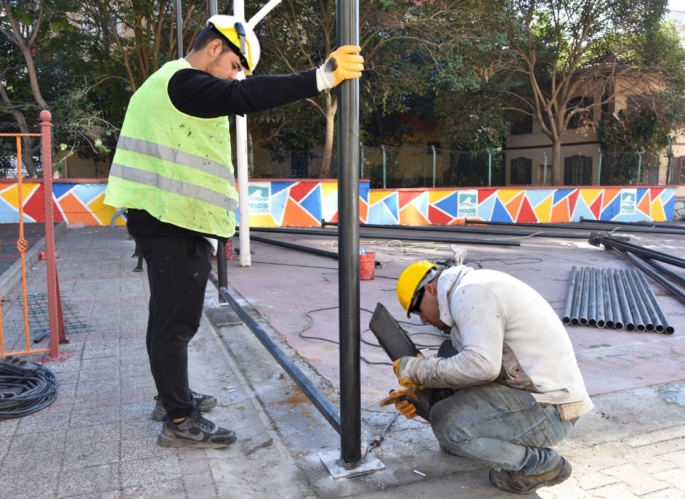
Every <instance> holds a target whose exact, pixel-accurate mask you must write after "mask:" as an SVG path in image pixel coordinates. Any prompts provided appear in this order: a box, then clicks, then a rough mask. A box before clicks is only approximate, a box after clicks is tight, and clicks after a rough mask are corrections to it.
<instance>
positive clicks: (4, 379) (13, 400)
mask: <svg viewBox="0 0 685 499" xmlns="http://www.w3.org/2000/svg"><path fill="white" fill-rule="evenodd" d="M31 368H32V369H33V370H35V374H33V375H25V374H24V375H22V374H16V373H14V372H12V371H9V370H7V369H4V368H3V367H2V366H1V365H0V420H2V419H11V418H20V417H23V416H27V415H29V414H33V413H34V412H37V411H40V410H41V409H44V408H45V407H47V406H49V405H50V404H52V403H53V402H54V401H55V399H56V398H57V378H55V375H54V374H53V373H52V371H50V370H49V369H46V368H44V367H43V366H40V365H38V364H31Z"/></svg>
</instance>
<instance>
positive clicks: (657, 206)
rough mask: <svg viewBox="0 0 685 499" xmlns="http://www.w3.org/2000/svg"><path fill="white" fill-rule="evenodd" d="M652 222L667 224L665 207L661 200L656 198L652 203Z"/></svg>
mask: <svg viewBox="0 0 685 499" xmlns="http://www.w3.org/2000/svg"><path fill="white" fill-rule="evenodd" d="M652 220H654V221H655V222H665V221H666V213H665V212H664V207H663V206H662V204H661V199H659V198H656V199H655V200H654V201H652Z"/></svg>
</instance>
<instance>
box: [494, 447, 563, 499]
mask: <svg viewBox="0 0 685 499" xmlns="http://www.w3.org/2000/svg"><path fill="white" fill-rule="evenodd" d="M570 476H571V463H569V462H568V461H567V460H566V459H564V458H563V457H561V456H559V462H558V463H557V465H556V466H555V467H554V468H552V469H551V470H549V471H548V472H547V473H542V474H540V475H530V476H526V475H523V474H521V473H518V472H516V471H505V470H501V471H496V470H494V469H492V470H490V483H491V484H493V485H494V486H495V487H497V488H498V489H501V490H506V491H507V492H513V493H514V494H531V493H533V492H535V491H536V490H538V489H539V488H540V487H551V486H552V485H557V484H559V483H561V482H563V481H564V480H566V479H567V478H568V477H570Z"/></svg>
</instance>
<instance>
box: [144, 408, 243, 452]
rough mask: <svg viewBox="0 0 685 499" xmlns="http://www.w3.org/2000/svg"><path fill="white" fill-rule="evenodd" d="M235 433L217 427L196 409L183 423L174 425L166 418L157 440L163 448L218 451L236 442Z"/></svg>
mask: <svg viewBox="0 0 685 499" xmlns="http://www.w3.org/2000/svg"><path fill="white" fill-rule="evenodd" d="M235 440H236V435H235V432H233V431H231V430H227V429H226V428H222V427H220V426H217V425H215V424H214V423H212V422H211V421H209V420H208V419H205V418H203V417H202V413H201V412H200V411H198V410H197V409H195V410H194V411H193V413H192V414H191V415H190V416H188V417H187V418H186V419H185V420H183V421H182V422H180V423H178V424H176V423H172V422H171V420H170V419H169V417H168V416H167V417H166V418H164V425H163V426H162V433H160V434H159V437H158V438H157V444H159V445H161V446H162V447H203V448H210V449H218V448H221V447H228V446H229V445H230V444H232V443H233V442H235Z"/></svg>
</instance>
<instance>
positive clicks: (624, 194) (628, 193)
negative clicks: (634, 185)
mask: <svg viewBox="0 0 685 499" xmlns="http://www.w3.org/2000/svg"><path fill="white" fill-rule="evenodd" d="M636 201H637V189H624V190H622V191H621V210H620V212H619V213H620V214H621V215H635V210H636V208H635V202H636Z"/></svg>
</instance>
